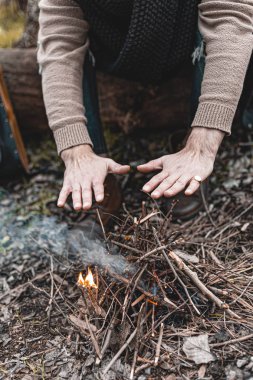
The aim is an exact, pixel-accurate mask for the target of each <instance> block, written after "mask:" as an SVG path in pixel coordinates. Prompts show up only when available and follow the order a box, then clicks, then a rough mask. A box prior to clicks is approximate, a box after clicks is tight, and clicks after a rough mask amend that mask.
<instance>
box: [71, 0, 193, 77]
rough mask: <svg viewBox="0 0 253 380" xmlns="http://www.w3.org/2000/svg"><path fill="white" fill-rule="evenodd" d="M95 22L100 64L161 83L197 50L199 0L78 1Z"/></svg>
mask: <svg viewBox="0 0 253 380" xmlns="http://www.w3.org/2000/svg"><path fill="white" fill-rule="evenodd" d="M77 1H78V2H79V4H80V6H81V7H82V8H83V10H84V14H85V18H86V20H87V21H88V22H89V24H90V41H91V51H92V53H93V54H94V56H95V58H96V62H97V66H98V67H99V68H101V69H103V70H106V71H107V72H110V73H113V74H115V75H118V76H121V77H125V78H127V79H133V80H138V81H142V82H144V83H158V82H160V81H161V80H163V79H165V78H167V77H168V76H169V75H170V73H171V71H172V70H173V69H175V68H176V67H178V65H179V64H181V63H183V62H184V61H185V60H187V58H189V57H190V54H191V52H192V49H193V40H194V33H195V30H196V24H197V5H198V2H199V1H198V0H77Z"/></svg>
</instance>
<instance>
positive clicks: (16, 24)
mask: <svg viewBox="0 0 253 380" xmlns="http://www.w3.org/2000/svg"><path fill="white" fill-rule="evenodd" d="M24 24H25V15H24V13H23V12H22V11H20V10H19V9H18V7H17V6H15V5H9V6H0V47H2V48H6V47H11V46H12V45H13V43H14V42H15V41H17V40H18V39H19V38H20V37H21V36H22V33H23V31H24Z"/></svg>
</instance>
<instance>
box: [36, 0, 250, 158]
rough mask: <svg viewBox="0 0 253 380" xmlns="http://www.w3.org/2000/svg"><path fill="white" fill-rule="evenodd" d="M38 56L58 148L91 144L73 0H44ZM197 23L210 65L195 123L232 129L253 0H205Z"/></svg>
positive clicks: (82, 45) (84, 40)
mask: <svg viewBox="0 0 253 380" xmlns="http://www.w3.org/2000/svg"><path fill="white" fill-rule="evenodd" d="M39 21H40V30H39V49H38V62H39V64H40V67H41V72H42V86H43V96H44V101H45V106H46V111H47V116H48V120H49V126H50V127H51V129H52V130H53V133H54V137H55V141H56V145H57V149H58V152H59V153H61V152H62V151H63V150H64V149H67V148H69V147H71V146H75V145H80V144H87V143H88V144H91V145H92V143H91V140H90V137H89V134H88V132H87V128H86V118H85V110H84V106H83V93H82V76H83V71H82V68H83V62H84V57H85V54H86V51H87V48H88V29H89V27H88V23H87V22H86V21H85V14H83V11H82V9H81V8H80V7H79V6H78V5H77V3H76V2H75V1H73V0H41V1H40V18H39ZM199 29H200V32H201V33H202V35H203V38H204V41H205V43H206V55H207V56H206V68H205V73H204V79H203V83H202V90H201V96H200V99H199V106H198V110H197V113H196V116H195V119H194V121H193V123H192V126H193V127H195V126H201V127H206V128H216V129H219V130H221V131H225V132H227V133H230V131H231V125H232V121H233V118H234V114H235V111H236V107H237V104H238V101H239V97H240V94H241V91H242V87H243V81H244V78H245V74H246V70H247V66H248V63H249V60H250V56H251V53H252V48H253V35H252V32H253V0H241V1H236V0H202V2H201V4H200V5H199Z"/></svg>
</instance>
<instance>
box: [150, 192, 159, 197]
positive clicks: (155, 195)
mask: <svg viewBox="0 0 253 380" xmlns="http://www.w3.org/2000/svg"><path fill="white" fill-rule="evenodd" d="M159 195H160V194H159V193H158V191H154V192H153V193H152V194H151V196H152V197H155V198H156V197H159Z"/></svg>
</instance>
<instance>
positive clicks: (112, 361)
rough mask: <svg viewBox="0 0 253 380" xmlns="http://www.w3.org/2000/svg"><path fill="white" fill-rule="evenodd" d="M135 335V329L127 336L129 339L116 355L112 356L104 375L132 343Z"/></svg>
mask: <svg viewBox="0 0 253 380" xmlns="http://www.w3.org/2000/svg"><path fill="white" fill-rule="evenodd" d="M136 333H137V328H136V329H135V330H134V331H133V332H132V334H131V335H130V336H129V338H128V339H127V341H126V342H125V344H123V346H122V347H121V348H120V350H119V351H118V352H117V354H116V355H114V357H113V358H112V360H111V361H110V363H109V364H108V365H107V366H106V367H105V369H104V371H103V374H104V375H105V374H106V373H107V372H108V371H109V369H110V368H111V366H112V365H113V364H114V363H115V362H116V360H117V359H118V358H119V357H120V355H121V354H122V352H123V351H125V349H126V348H127V346H128V345H129V344H130V343H131V342H132V340H133V339H134V337H135V335H136Z"/></svg>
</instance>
